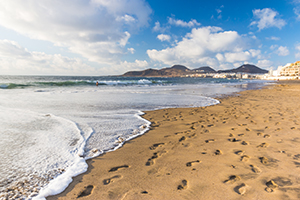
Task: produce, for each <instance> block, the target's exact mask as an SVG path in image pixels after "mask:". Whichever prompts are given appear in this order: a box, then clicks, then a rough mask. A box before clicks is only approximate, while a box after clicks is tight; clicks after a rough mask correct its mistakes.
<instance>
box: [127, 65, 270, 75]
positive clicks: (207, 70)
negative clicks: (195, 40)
mask: <svg viewBox="0 0 300 200" xmlns="http://www.w3.org/2000/svg"><path fill="white" fill-rule="evenodd" d="M214 73H249V74H266V73H268V71H267V70H264V69H260V68H259V67H257V66H255V65H250V64H246V65H242V66H240V67H238V68H236V69H229V70H219V71H216V70H214V69H213V68H211V67H209V66H204V67H199V68H197V69H192V70H191V69H189V68H187V67H186V66H183V65H173V66H172V67H167V68H163V69H146V70H142V71H129V72H126V73H125V74H123V75H122V76H127V77H178V76H185V75H191V74H214Z"/></svg>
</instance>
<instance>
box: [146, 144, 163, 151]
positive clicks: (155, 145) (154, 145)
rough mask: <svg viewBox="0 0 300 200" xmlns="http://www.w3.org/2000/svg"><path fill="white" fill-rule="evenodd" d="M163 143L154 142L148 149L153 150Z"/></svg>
mask: <svg viewBox="0 0 300 200" xmlns="http://www.w3.org/2000/svg"><path fill="white" fill-rule="evenodd" d="M164 144H165V143H156V144H153V145H152V146H151V147H149V149H150V150H155V149H156V148H158V147H162V146H163V145H164Z"/></svg>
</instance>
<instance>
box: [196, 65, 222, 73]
mask: <svg viewBox="0 0 300 200" xmlns="http://www.w3.org/2000/svg"><path fill="white" fill-rule="evenodd" d="M191 71H193V72H197V73H216V70H214V69H213V68H211V67H209V66H205V67H199V68H197V69H193V70H191Z"/></svg>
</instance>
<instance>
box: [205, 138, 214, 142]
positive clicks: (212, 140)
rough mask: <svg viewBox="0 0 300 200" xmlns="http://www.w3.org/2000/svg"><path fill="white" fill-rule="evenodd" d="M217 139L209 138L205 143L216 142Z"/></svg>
mask: <svg viewBox="0 0 300 200" xmlns="http://www.w3.org/2000/svg"><path fill="white" fill-rule="evenodd" d="M214 141H216V140H215V139H208V140H205V143H210V142H214Z"/></svg>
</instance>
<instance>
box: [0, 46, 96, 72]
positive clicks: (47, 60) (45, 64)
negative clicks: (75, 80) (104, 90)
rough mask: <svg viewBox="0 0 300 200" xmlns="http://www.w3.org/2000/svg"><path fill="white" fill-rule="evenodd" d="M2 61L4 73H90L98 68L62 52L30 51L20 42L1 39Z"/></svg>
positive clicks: (0, 60)
mask: <svg viewBox="0 0 300 200" xmlns="http://www.w3.org/2000/svg"><path fill="white" fill-rule="evenodd" d="M0 55H1V56H0V62H1V73H2V74H19V75H41V74H53V75H69V74H70V73H72V74H75V75H88V74H96V70H95V69H94V68H92V67H91V66H89V65H87V64H85V63H83V62H82V60H81V59H79V58H68V57H65V56H62V55H60V54H54V55H49V54H45V53H43V52H36V51H32V52H30V51H28V50H27V49H26V48H24V47H22V46H20V45H19V44H18V43H16V42H14V41H10V40H0Z"/></svg>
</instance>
